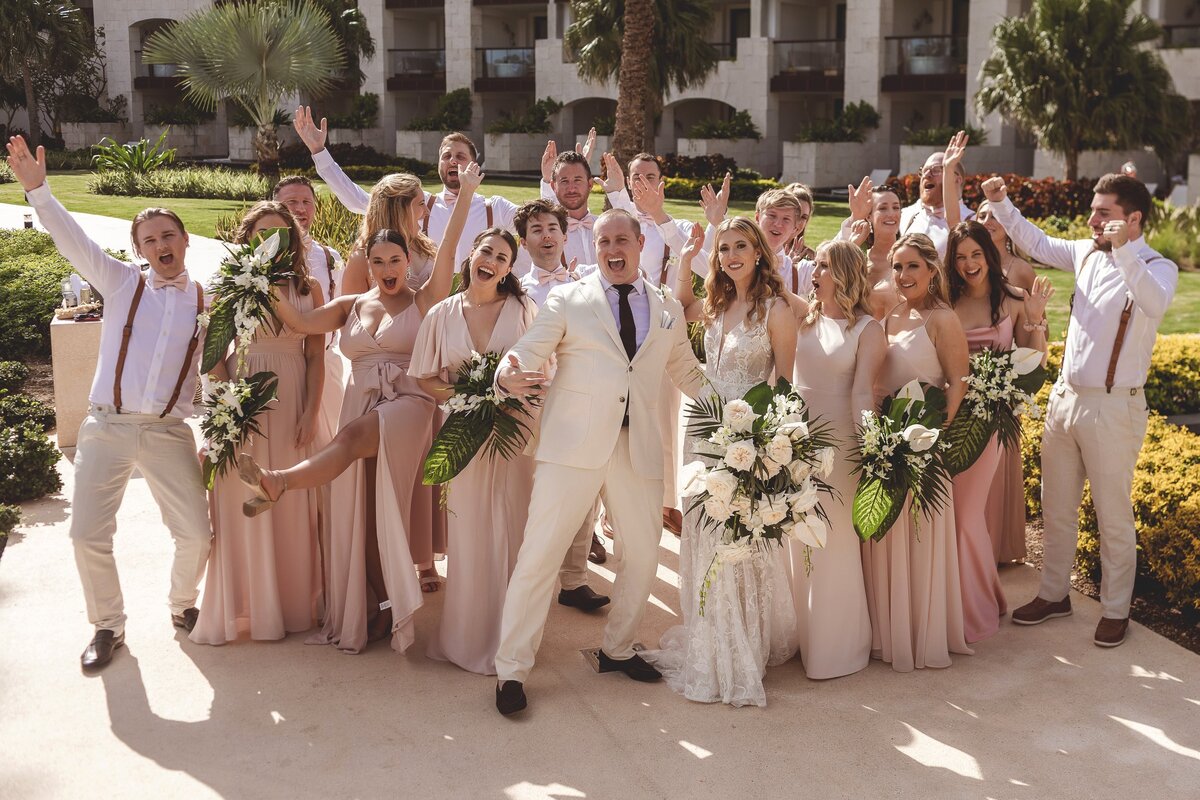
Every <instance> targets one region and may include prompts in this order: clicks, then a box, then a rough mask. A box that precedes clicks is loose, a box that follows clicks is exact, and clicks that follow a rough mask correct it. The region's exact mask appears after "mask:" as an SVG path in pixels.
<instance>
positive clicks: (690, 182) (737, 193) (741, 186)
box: [663, 178, 781, 200]
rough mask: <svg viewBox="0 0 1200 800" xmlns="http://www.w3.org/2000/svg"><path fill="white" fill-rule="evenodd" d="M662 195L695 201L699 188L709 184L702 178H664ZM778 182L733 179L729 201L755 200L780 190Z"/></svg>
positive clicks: (730, 185) (759, 179)
mask: <svg viewBox="0 0 1200 800" xmlns="http://www.w3.org/2000/svg"><path fill="white" fill-rule="evenodd" d="M663 183H664V184H666V186H665V187H664V193H665V195H666V196H667V197H669V198H671V199H672V200H696V199H697V198H699V197H700V187H702V186H704V184H706V183H709V180H707V179H704V178H664V179H663ZM780 185H781V184H780V183H779V181H773V180H770V179H767V178H758V179H754V178H735V179H734V180H733V181H731V182H730V184H729V194H730V199H733V200H757V199H758V196H759V195H760V194H762V193H763V192H765V191H767V190H768V189H778V188H780Z"/></svg>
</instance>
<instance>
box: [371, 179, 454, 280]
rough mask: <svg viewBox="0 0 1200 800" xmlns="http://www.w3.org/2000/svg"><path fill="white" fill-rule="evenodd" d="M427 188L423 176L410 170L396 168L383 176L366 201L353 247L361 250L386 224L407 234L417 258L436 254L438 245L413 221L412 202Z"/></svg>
mask: <svg viewBox="0 0 1200 800" xmlns="http://www.w3.org/2000/svg"><path fill="white" fill-rule="evenodd" d="M424 192H425V190H424V189H422V188H421V179H420V178H418V177H417V176H416V175H410V174H408V173H407V172H394V173H392V174H391V175H385V176H384V177H383V178H382V179H380V181H379V183H377V184H375V187H374V188H373V189H371V199H370V200H368V201H367V213H366V214H364V215H363V221H362V228H361V229H360V231H359V234H358V241H357V242H355V243H354V249H355V250H362V249H363V248H365V247H366V245H367V242H368V241H370V239H371V237H372V236H374V235H375V233H376V231H381V230H384V229H385V228H386V229H389V230H394V231H400V233H402V234H404V239H405V241H407V242H408V249H409V253H410V255H411V256H412V258H413V259H414V260H415V259H417V258H435V257H436V256H437V245H435V244H434V243H433V240H432V239H430V238H429V237H428V236H426V235H425V233H424V232H423V231H422V230H421V228H420V226H419V225H418V224H417V223H416V222H414V221H413V218H412V214H411V213H410V209H411V208H412V204H413V203H414V202H416V200H417V198H418V197H420V196H422V195H423V194H424Z"/></svg>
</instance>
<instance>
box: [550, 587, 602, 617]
mask: <svg viewBox="0 0 1200 800" xmlns="http://www.w3.org/2000/svg"><path fill="white" fill-rule="evenodd" d="M608 603H609V598H608V595H605V594H596V593H595V592H594V591H592V587H590V586H588V585H587V584H586V583H585V584H584V585H583V586H579V587H577V588H575V589H561V590H560V591H559V593H558V604H559V605H560V606H570V607H571V608H578V609H579V610H580V611H595V610H596V609H598V608H603V607H604V606H606V605H608Z"/></svg>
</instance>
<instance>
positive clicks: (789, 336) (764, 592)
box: [642, 217, 796, 706]
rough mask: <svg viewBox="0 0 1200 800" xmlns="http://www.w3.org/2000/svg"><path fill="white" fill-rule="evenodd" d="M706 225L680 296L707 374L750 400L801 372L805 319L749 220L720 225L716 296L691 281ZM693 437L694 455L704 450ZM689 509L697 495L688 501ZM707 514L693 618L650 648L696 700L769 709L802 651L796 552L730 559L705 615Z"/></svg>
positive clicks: (710, 539)
mask: <svg viewBox="0 0 1200 800" xmlns="http://www.w3.org/2000/svg"><path fill="white" fill-rule="evenodd" d="M702 240H703V231H702V230H701V229H700V228H699V226H696V228H695V229H694V230H693V234H692V237H691V239H690V240H689V242H688V246H687V248H686V249H685V250H684V252H683V253H682V254H681V259H680V268H679V274H680V276H681V277H680V279H679V282H678V287H677V296H678V299H679V301H680V302H681V303H682V304H683V307H684V310H685V314H686V316H687V319H688V321H689V322H691V321H696V320H702V321H704V322H705V323H706V326H707V330H706V332H705V336H704V350H705V356H706V362H707V365H706V367H705V372H706V374H707V376H708V380H709V382H710V384H711V389H712V391H713V393H715V394H717V395H719V396H720V398H721V400H722V401H728V400H732V399H735V398H740V397H742V396H743V395H745V393H746V392H747V391H748V390H749V389H750V388H751V387H753V386H755V385H756V384H758V383H761V382H762V381H770V380H774V376H775V375H784V376H787V377H788V378H790V377H791V375H792V363H793V360H794V357H795V349H796V320H795V316H794V315H793V314H792V313H791V311H790V310H789V308H788V304H787V302H786V301H785V300H784V299H783V297H782V294H783V284H782V283H781V281H780V279H779V277H778V273H777V272H776V271H775V257H774V254H773V253H772V252H771V251H770V249H769V248H768V247H767V245H766V243H765V241H764V239H763V234H762V231H761V230H760V229H759V228H758V226H757V225H755V224H754V222H752V221H750V220H748V219H746V218H744V217H734V218H732V219H728V220H726V221H725V222H723V223H721V226H720V227H719V228H718V229H717V234H716V238H715V247H714V250H713V253H712V254H711V256H710V257H709V264H708V276H707V278H706V279H705V282H704V283H705V290H706V292H707V297H706V299H705V300H704V301H700V300H697V299H696V297H695V295H694V294H693V292H692V287H691V269H690V266H691V262H692V259H693V258H694V256H695V255H696V254H697V253H698V252H699V250H700V246H701V243H702ZM696 442H697V440H696V439H695V438H692V437H688V440H687V444H686V449H685V457H684V460H685V461H690V460H692V459H693V458H701V459H702V460H705V461H711V459H708V458H705V457H703V456H698V455H696V452H695V445H696ZM684 502H685V505H686V504H687V503H688V501H686V500H685V501H684ZM699 517H700V510H699V509H698V508H697V509H695V510H693V511H691V512H688V513H687V514H685V516H684V521H683V537H682V540H681V542H680V548H679V604H680V609H681V611H682V614H683V624H682V625H678V626H675V627H673V628H671V629H670V630H668V631H667V632H666V633H665V634H663V637H662V641H661V643H660V646H661V648H662V649H661V650H651V651H648V652H645V653H643V654H642V655H643V657H645V658H646V660H647V661H651V662H652V663H653V664H654V665H655V666H657V667H658V669H659V670H660V671H661V672H662V673H663V676H664V677H665V678H666V680H667V683H668V684H669V685H670V686H671V688H672V689H674V690H675V691H676V692H679V693H680V694H682V695H683V696H684V697H686V698H688V699H689V700H696V701H698V702H702V703H715V702H718V701H719V702H723V703H729V704H730V705H733V706H744V705H756V706H764V705H766V702H767V698H766V692H765V691H764V690H763V684H762V679H763V675H764V673H765V671H766V667H767V666H774V665H776V664H781V663H783V662H784V661H787V660H788V659H789V658H791V657H792V655H794V654H795V652H796V614H795V608H794V605H793V603H792V598H791V588H790V586H789V585H788V568H787V555H786V549H785V548H782V547H772V548H770V549H768V550H766V551H765V552H763V553H761V554H759V555H756V556H755V557H753V558H751V559H748V560H746V561H742V562H739V563H735V564H726V565H724V566H722V567H721V569H720V570H719V571H718V572H717V574H716V577H715V578H714V579H713V582H712V585H711V586H710V587H709V588H708V591H707V595H706V598H705V602H704V614H703V615H701V614H700V612H699V605H700V588H701V585H702V584H703V582H704V577H705V574H706V573H707V572H708V569H709V566H710V564H711V563H712V558H713V554H714V552H715V551H716V546H717V544H719V543H720V539H721V528H719V527H716V526H713V525H707V526H704V525H701V524H700V519H699Z"/></svg>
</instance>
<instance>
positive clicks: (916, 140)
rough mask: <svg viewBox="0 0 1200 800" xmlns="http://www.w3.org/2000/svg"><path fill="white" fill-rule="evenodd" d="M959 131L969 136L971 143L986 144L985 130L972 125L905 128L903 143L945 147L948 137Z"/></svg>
mask: <svg viewBox="0 0 1200 800" xmlns="http://www.w3.org/2000/svg"><path fill="white" fill-rule="evenodd" d="M959 131H963V132H965V133H966V134H967V136H968V137H970V141H971V144H972V145H982V144H987V136H988V134H987V130H986V129H984V128H976V127H975V126H974V125H941V126H938V127H936V128H916V129H914V128H905V129H904V143H905V144H913V145H930V146H932V147H945V146H946V143H947V142H949V141H950V138H951V137H952V136H954V134H956V133H958V132H959Z"/></svg>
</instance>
